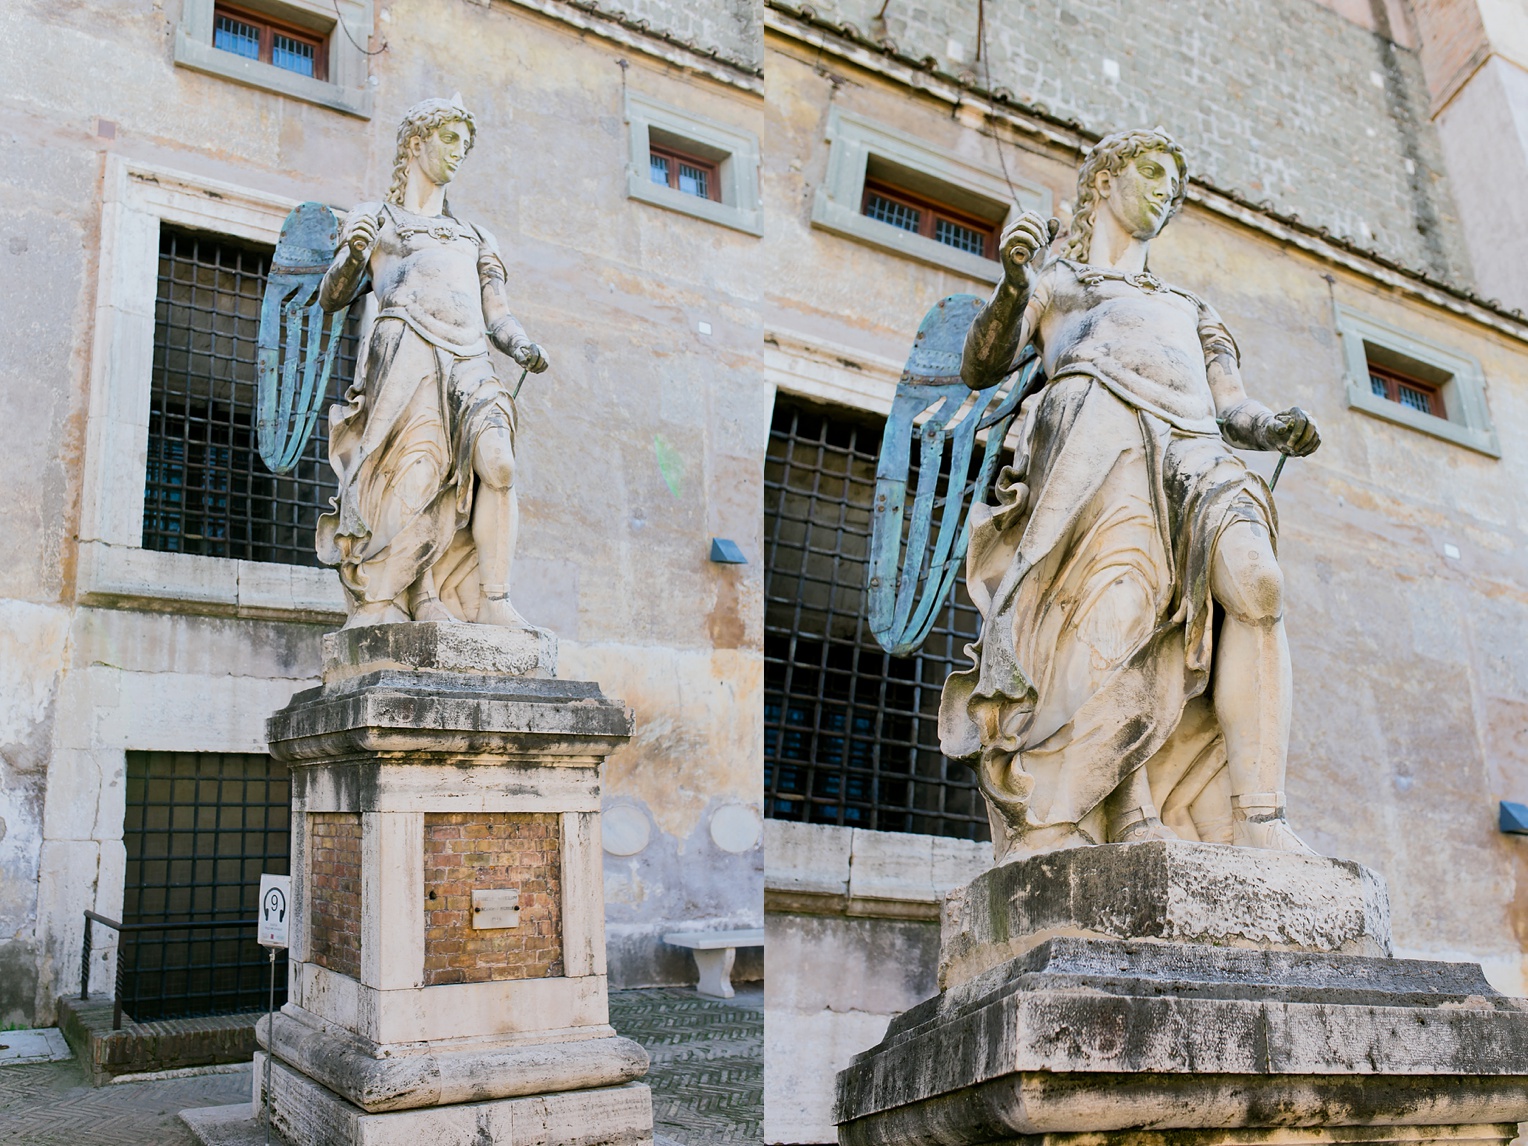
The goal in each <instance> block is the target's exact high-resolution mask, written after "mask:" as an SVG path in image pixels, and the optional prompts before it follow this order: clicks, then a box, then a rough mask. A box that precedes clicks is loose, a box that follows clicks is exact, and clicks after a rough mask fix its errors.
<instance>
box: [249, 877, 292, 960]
mask: <svg viewBox="0 0 1528 1146" xmlns="http://www.w3.org/2000/svg"><path fill="white" fill-rule="evenodd" d="M291 903H292V877H291V876H289V875H264V874H262V875H261V876H260V915H259V918H258V920H257V930H256V935H255V938H256V939H257V940H258V942H259V943H260V946H262V947H285V946H287V929H288V923H289V920H290V916H291V910H290V908H291Z"/></svg>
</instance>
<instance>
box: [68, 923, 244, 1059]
mask: <svg viewBox="0 0 1528 1146" xmlns="http://www.w3.org/2000/svg"><path fill="white" fill-rule="evenodd" d="M93 922H94V923H100V924H103V925H104V926H106V927H110V928H111V929H112V930H113V931H116V932H118V933H119V934H120V933H122V932H137V931H196V930H201V929H209V930H210V929H212V928H217V927H223V928H227V927H254V926H255V925H256V924H257V923H258V922H259V921H258V920H254V919H187V920H184V921H182V922H179V923H169V922H165V923H123V922H121V921H120V920H117V919H111V918H108V917H107V916H105V915H100V914H98V913H97V912H94V911H87V912H85V943H84V946H83V947H81V949H80V1001H81V1002H84V1001H85V1000H86V999H88V998H89V997H90V954H91V936H92V934H93V930H92V928H91V926H90V925H91V923H93ZM111 1029H112V1030H114V1031H120V1030H121V1029H122V952H121V950H120V949H119V950H118V951H117V973H116V977H115V982H114V983H113V984H112V992H111Z"/></svg>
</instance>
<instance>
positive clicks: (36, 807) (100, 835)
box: [0, 0, 769, 1022]
mask: <svg viewBox="0 0 1528 1146" xmlns="http://www.w3.org/2000/svg"><path fill="white" fill-rule="evenodd" d="M384 9H385V12H386V18H385V19H383V11H384ZM708 9H709V10H710V15H709V16H706V17H705V18H706V19H711V20H714V21H716V24H717V27H718V28H719V29H722V30H721V31H718V32H717V33H716V34H717V36H718V37H720V36H722V35H723V32H724V31H725V27H726V26H730V25H736V26H739V27H741V26H742V25H740V24H739V22H738V12H739V11H742V10H741V9H738V10H737V11H734V10H733V9H732V8H728V7H726V6H721V5H717V6H708ZM374 10H375V12H376V14H377V17H378V24H377V27H376V31H377V32H378V34H379V35H378V40H379V41H380V40H382V39H385V40H386V41H387V42H388V44H389V46H388V48H387V50H386V51H383V52H381V53H380V54H379V55H376V56H372V57H370V58H369V59H370V64H369V66H370V68H371V72H372V78H373V80H374V83H373V84H372V85H370V90H371V93H372V98H373V107H374V114H373V117H372V118H371V119H369V120H366V119H360V118H356V117H354V116H349V115H345V114H341V113H339V112H336V111H333V110H330V109H328V108H325V107H320V106H316V105H312V104H308V103H304V102H302V101H299V100H296V99H291V98H287V97H284V96H279V95H275V94H272V93H269V92H265V91H262V90H258V89H254V88H250V87H246V86H242V85H240V84H236V83H232V82H229V81H227V80H224V79H221V78H218V77H214V76H208V75H203V74H200V73H197V72H193V71H191V70H189V69H187V68H184V67H179V66H177V65H176V64H175V63H174V56H173V43H174V32H175V28H176V22H177V20H178V19H179V16H180V11H181V5H180V3H178V2H176V0H172V2H170V3H164V4H161V3H157V2H154V0H126V2H124V3H120V4H110V5H100V6H93V7H91V8H89V9H60V8H58V7H57V6H56V5H50V4H46V3H41V2H36V3H34V2H32V0H26V2H24V3H20V4H17V5H12V6H11V7H9V8H8V9H7V10H6V15H5V26H6V30H7V35H6V37H5V42H4V44H3V45H0V65H3V69H4V72H5V74H6V76H7V80H8V82H7V84H6V85H5V91H4V92H3V93H0V106H3V108H4V110H5V114H6V117H7V124H8V130H9V135H8V139H9V140H10V146H11V149H12V157H13V163H11V164H9V165H7V170H6V173H5V174H4V175H3V176H0V236H3V239H4V241H5V242H6V243H7V244H8V246H7V248H6V249H7V252H8V254H7V259H6V262H5V264H4V266H3V268H0V291H3V292H4V296H5V297H6V298H7V300H8V305H9V306H10V307H11V310H10V312H9V313H10V314H11V316H12V318H13V319H14V320H15V322H16V323H18V324H19V325H16V326H14V327H12V326H9V325H8V328H7V329H8V330H10V329H14V330H16V331H18V332H24V333H22V334H20V335H19V336H18V337H13V338H9V339H7V340H5V343H4V346H3V347H0V413H3V415H4V418H5V420H6V424H7V426H9V427H10V428H11V430H12V437H13V439H14V442H13V445H12V447H11V448H9V449H7V450H6V451H5V453H4V455H3V456H0V481H3V482H4V483H5V487H6V489H7V491H8V492H7V497H6V498H4V499H0V535H3V536H5V537H6V538H7V542H8V549H7V553H8V559H7V560H6V561H5V562H3V563H0V611H3V615H4V617H5V623H4V624H3V625H0V683H3V686H4V688H3V692H0V819H3V820H4V822H5V828H4V831H3V835H0V880H3V884H0V1021H32V1020H33V1019H34V1018H35V1019H37V1020H40V1021H43V1022H46V1021H49V1020H50V1018H51V1015H52V999H53V998H54V997H55V995H56V994H57V992H59V991H60V990H64V989H68V984H69V982H70V980H71V979H73V978H75V977H76V976H77V975H78V956H79V943H80V935H81V916H80V912H81V911H83V910H84V909H86V908H94V909H96V910H99V911H101V912H103V913H106V914H111V915H115V914H116V913H117V912H119V911H120V910H121V904H122V879H123V875H122V870H123V858H122V857H123V850H122V830H121V821H122V806H121V797H120V793H121V791H122V782H121V775H122V754H123V752H124V751H126V750H133V749H150V748H168V749H174V750H184V751H259V750H260V749H261V748H262V747H263V723H264V719H265V716H266V715H268V714H269V713H270V712H271V711H273V710H274V709H276V708H278V707H280V706H281V705H282V704H284V703H285V701H286V700H287V698H288V697H289V696H290V695H291V693H292V691H293V690H294V689H296V688H298V687H302V686H303V685H304V684H306V683H311V682H312V680H313V678H314V677H315V676H316V675H317V672H318V669H319V664H320V660H319V649H318V641H317V637H318V635H319V633H320V632H321V631H322V626H320V625H316V624H314V623H311V619H310V618H309V619H305V620H304V621H303V622H302V623H298V622H295V621H283V620H282V619H281V612H280V608H279V603H277V607H275V608H274V609H272V610H269V611H267V612H266V614H265V616H264V618H263V619H260V620H255V619H240V618H235V617H230V616H223V617H207V616H197V615H191V614H197V613H200V612H204V611H208V610H209V609H213V608H222V607H223V606H210V605H208V604H206V603H205V601H206V599H205V598H198V596H197V587H196V586H195V585H193V586H190V587H188V588H189V591H188V592H187V595H186V597H185V599H184V600H182V601H180V602H178V603H175V602H171V603H168V604H166V603H161V604H160V605H159V606H158V607H156V608H155V609H154V610H153V611H145V610H142V609H141V608H136V607H134V606H133V605H132V603H131V602H125V603H119V604H118V605H117V606H115V607H104V606H105V605H106V604H107V603H106V602H102V605H103V607H95V606H90V607H84V606H81V605H80V603H79V602H78V599H77V584H78V577H79V561H80V552H81V550H80V548H79V545H78V541H77V537H78V530H79V523H80V520H81V504H82V498H83V492H82V487H83V485H84V475H85V472H86V467H87V466H88V465H89V464H91V463H90V462H89V458H90V457H91V456H95V457H97V458H99V456H100V455H99V449H97V452H96V453H95V454H94V455H92V454H91V452H90V451H87V449H86V442H85V438H86V433H85V427H86V420H87V419H86V415H87V411H88V410H89V408H90V403H91V400H92V391H93V390H94V389H96V388H98V387H101V386H108V384H109V379H110V368H109V367H110V356H109V355H103V354H98V353H97V352H96V350H95V348H94V347H93V345H92V337H93V333H94V330H95V329H96V326H95V320H94V316H95V307H96V303H97V290H98V286H99V285H100V284H101V282H102V281H103V280H102V275H103V273H109V272H110V270H111V268H110V267H106V268H103V266H102V262H101V258H100V252H101V237H102V220H103V194H104V189H103V173H104V171H105V168H106V164H107V160H108V158H109V157H118V158H121V159H124V160H128V161H131V162H133V163H137V164H145V165H150V166H155V167H159V168H163V169H166V170H170V171H174V172H179V173H184V174H186V175H187V176H190V177H193V178H195V179H202V180H211V181H216V182H219V183H223V184H227V185H229V186H232V187H237V188H244V189H248V190H249V191H250V192H252V193H263V194H270V195H277V196H283V197H285V198H287V199H291V200H300V199H318V200H321V201H324V202H329V203H333V204H335V205H337V206H348V205H349V204H353V203H356V202H358V201H361V200H363V199H375V198H376V197H378V195H379V194H380V193H381V192H382V191H383V190H384V189H385V187H386V185H387V181H388V176H389V173H390V169H391V164H392V154H393V146H394V145H393V137H394V132H395V130H396V126H397V118H398V115H399V113H400V112H401V111H402V110H403V109H404V108H406V107H408V106H409V105H410V104H412V103H414V102H415V101H417V100H418V99H420V98H423V97H425V96H431V95H442V94H444V95H449V94H451V93H452V92H456V91H460V92H461V93H462V96H463V99H464V101H465V102H466V103H467V105H468V106H469V107H471V108H472V109H473V110H474V112H475V114H476V116H477V122H478V125H479V130H480V135H479V139H478V143H477V146H476V147H475V148H474V150H473V152H472V154H471V156H470V157H469V159H468V161H467V163H466V165H465V166H464V167H463V169H462V173H461V176H460V178H459V180H458V181H457V183H456V184H454V185H453V188H452V194H451V202H452V206H453V209H454V210H455V211H457V212H458V213H460V214H461V215H463V216H465V217H466V218H469V219H471V220H474V221H476V222H478V223H480V224H481V225H483V226H485V227H486V228H487V229H489V230H491V231H492V232H493V233H494V234H495V235H496V237H497V238H498V240H499V242H500V245H501V247H502V249H503V251H504V255H505V260H506V263H507V264H508V265H509V268H510V274H511V286H512V294H513V299H514V303H515V308H516V313H517V315H518V316H519V317H520V318H521V320H522V321H523V322H524V323H525V325H526V326H527V328H528V329H529V330H530V332H531V334H532V336H533V337H534V338H536V339H537V340H538V341H539V342H540V343H541V344H542V345H544V346H545V347H546V348H547V351H548V354H549V356H550V357H551V360H552V369H551V371H550V372H549V373H547V374H545V375H540V376H537V377H534V378H531V379H529V380H527V382H526V384H525V389H524V391H523V392H522V394H521V396H520V401H519V412H520V415H521V426H520V429H519V434H518V436H517V449H518V450H519V451H520V457H519V459H518V462H519V465H518V470H517V474H518V477H517V482H518V484H519V488H520V497H521V534H520V547H519V559H518V561H517V564H516V567H515V588H514V591H515V594H516V603H517V605H518V606H519V608H520V609H521V610H522V611H523V612H524V613H525V614H526V615H527V616H528V617H530V618H531V619H532V620H533V621H534V622H536V623H538V624H542V625H546V626H548V627H550V628H552V629H554V630H555V631H556V632H557V633H558V635H559V636H560V638H561V640H562V649H563V653H562V666H561V670H560V671H561V673H562V675H564V676H568V677H584V678H589V679H596V680H599V681H600V682H601V683H602V685H603V686H604V688H605V691H606V693H607V694H609V695H612V696H617V697H621V698H622V699H624V700H625V701H626V703H627V704H628V705H630V706H631V707H632V708H633V709H634V710H635V714H636V723H637V730H638V731H637V736H636V737H635V739H634V740H633V742H632V743H631V744H630V745H629V746H628V747H627V748H625V749H623V750H622V751H621V752H620V753H618V754H617V755H616V757H615V758H613V759H612V760H611V761H610V763H609V765H608V767H607V769H606V771H605V783H606V792H607V794H608V795H609V796H610V797H611V798H613V799H616V800H618V801H624V802H626V803H629V804H632V805H634V806H638V807H640V808H642V809H644V810H645V811H644V814H645V815H647V816H648V819H649V822H650V824H651V828H652V831H651V841H650V842H649V844H648V845H647V847H646V848H644V849H643V850H642V851H641V852H639V853H638V854H636V855H634V856H630V857H625V858H623V859H621V861H620V863H619V865H618V868H617V869H616V870H615V871H614V872H613V875H612V887H613V888H614V890H613V892H612V894H611V895H610V897H609V898H610V901H611V904H612V907H611V912H612V916H613V917H619V918H620V920H621V927H622V928H624V930H623V931H622V932H621V934H622V940H621V943H623V944H625V946H621V944H614V945H613V949H615V950H616V957H615V958H613V960H612V980H613V982H614V983H616V984H620V983H623V982H631V981H638V982H683V981H686V980H691V981H692V980H693V976H694V969H693V964H692V961H691V960H690V958H689V955H688V954H687V953H686V952H684V951H680V950H677V949H668V950H666V949H663V948H662V947H661V945H660V943H659V941H658V936H659V935H660V934H661V933H662V932H663V931H666V930H676V929H679V928H681V927H688V926H711V925H722V926H726V925H735V926H749V925H751V926H757V925H758V923H759V922H760V920H759V908H758V903H759V899H760V895H761V886H762V885H761V879H762V876H761V866H762V860H761V851H760V849H759V848H758V847H757V846H754V847H751V848H749V849H745V850H744V851H742V852H738V853H734V852H728V851H725V850H722V849H716V850H715V851H714V853H711V854H706V853H705V847H708V846H709V845H704V846H702V845H701V844H700V841H705V840H709V839H710V835H709V825H710V822H711V820H712V819H713V818H714V816H715V814H716V813H717V812H718V811H721V810H724V809H735V808H738V807H741V808H743V809H747V810H750V811H751V812H752V814H753V815H755V816H758V815H759V814H760V812H761V796H760V792H759V781H758V767H757V761H758V757H759V744H760V737H761V735H762V733H761V714H760V712H759V709H760V703H759V696H760V691H761V686H762V671H761V670H762V661H761V640H762V637H761V626H762V613H761V606H760V599H761V598H760V594H761V585H762V580H761V575H760V566H759V564H758V562H759V557H760V523H759V519H758V508H757V506H758V490H757V478H756V475H757V472H758V470H759V468H760V465H761V461H762V456H763V451H764V440H765V435H766V433H767V425H768V418H769V391H768V389H767V387H766V386H765V385H764V383H763V381H762V377H761V374H760V369H759V356H760V352H759V347H760V345H761V341H762V339H761V335H760V325H759V317H758V316H759V310H760V305H759V300H760V298H761V294H762V285H761V280H760V277H759V274H758V267H757V257H758V256H757V254H756V252H757V250H758V248H759V241H758V239H757V238H755V237H754V236H751V235H746V234H742V233H739V232H735V231H731V230H728V229H725V228H721V227H718V226H716V225H714V224H710V223H708V222H705V221H703V220H699V219H694V218H690V217H688V216H684V215H679V214H674V213H671V212H667V211H663V210H660V209H658V208H655V207H653V206H651V205H649V204H645V203H640V202H637V201H634V200H631V199H629V198H628V197H627V194H626V169H627V163H628V151H627V148H628V133H627V130H626V124H625V122H624V120H623V114H622V108H623V92H624V91H627V90H635V91H639V92H642V93H645V94H647V95H649V96H651V97H653V98H655V99H659V100H662V101H664V102H667V103H670V104H672V105H675V106H678V107H681V108H686V109H688V110H691V111H693V112H696V113H699V114H702V115H706V116H710V117H712V118H715V119H718V120H722V121H725V122H728V123H731V124H733V125H735V126H740V127H742V128H744V129H747V128H748V127H749V126H750V125H753V124H755V122H756V120H757V117H758V110H759V107H760V106H761V101H760V99H759V97H758V96H757V95H755V94H751V93H749V92H748V91H746V90H744V89H742V88H740V87H738V86H737V85H736V84H724V83H718V82H716V81H714V80H712V79H708V78H706V77H705V75H703V74H701V73H698V72H694V73H692V72H687V71H685V70H683V69H681V68H676V67H675V66H674V65H672V64H670V63H666V62H663V61H662V60H661V59H659V58H657V57H656V56H653V55H647V54H644V53H643V52H642V51H641V50H639V49H634V48H633V47H631V46H629V45H623V44H620V43H617V42H614V41H612V40H607V39H601V38H600V36H599V35H595V34H590V33H587V32H582V31H580V30H578V29H577V28H574V27H572V26H570V25H569V24H566V23H563V22H559V21H558V20H555V19H551V18H548V17H546V16H543V15H539V14H537V13H536V12H534V11H532V10H531V9H529V8H526V7H521V6H518V5H514V4H510V3H505V2H496V3H493V4H478V3H472V2H469V0H445V2H437V0H394V2H392V3H387V4H378V5H376V6H375V8H374ZM671 10H672V12H673V13H686V14H688V13H690V12H692V6H688V5H686V6H678V5H675V6H673V7H672V9H671ZM569 11H570V12H571V11H573V9H571V8H570V9H569ZM684 18H685V19H686V20H688V19H691V16H690V15H685V16H684ZM675 19H676V20H677V19H678V16H677V15H676V17H675ZM654 22H655V24H656V23H657V21H656V17H654ZM746 23H747V21H743V24H746ZM697 27H698V25H697ZM623 34H629V35H632V36H635V37H636V38H637V40H638V41H640V40H641V36H642V34H641V33H640V32H639V31H633V30H631V29H628V30H627V32H626V33H623ZM687 34H688V33H687ZM697 35H698V33H697ZM738 35H741V33H738ZM742 42H743V41H742V40H737V41H736V43H735V44H734V46H737V45H740V44H741V43H742ZM654 43H657V41H656V40H655V41H654ZM660 46H661V45H660ZM739 50H741V49H739ZM62 60H67V61H69V66H68V67H61V66H60V63H59V62H60V61H62ZM618 61H624V62H625V63H626V64H627V66H626V67H625V68H623V67H621V66H620V63H619V62H618ZM202 200H203V201H204V202H207V203H210V204H212V205H211V206H210V207H209V208H208V209H209V210H212V211H215V210H217V209H218V208H217V206H216V200H215V199H214V198H212V197H209V196H203V197H202ZM139 254H140V255H141V254H142V252H139ZM147 257H152V256H151V255H149V256H147ZM118 304H119V305H120V306H123V307H126V308H127V309H128V310H131V311H132V312H134V313H139V314H141V313H144V312H145V311H147V313H150V314H151V313H152V308H153V300H152V298H151V297H135V298H131V299H123V300H118ZM702 323H704V324H706V327H708V328H709V333H702V329H703V328H702V325H701V324H702ZM500 364H501V366H503V367H504V369H505V370H506V371H507V370H508V369H509V367H508V366H505V365H504V360H502V359H501V360H500ZM508 376H509V377H511V378H513V377H516V376H518V371H516V372H515V373H514V374H513V375H508ZM140 432H142V431H141V430H140ZM99 446H100V443H96V447H99ZM136 448H137V449H139V450H141V448H142V447H141V446H138V447H136ZM129 452H131V451H129ZM139 456H140V458H141V454H140V455H139ZM660 462H662V466H660ZM140 464H141V462H140ZM713 536H716V537H727V538H731V539H733V540H735V541H737V542H738V543H739V544H740V546H741V547H742V549H743V551H744V553H745V554H746V555H747V556H748V557H749V559H750V564H748V565H744V566H721V565H715V564H712V563H711V562H710V561H709V560H708V552H709V546H710V539H711V537H713ZM213 572H214V573H216V575H217V576H223V575H224V574H223V573H222V572H221V571H218V570H214V571H213ZM250 572H251V573H254V572H255V571H253V570H251V571H250ZM181 610H184V612H183V613H182V612H178V611H181ZM331 624H332V622H331ZM13 654H14V655H13ZM129 710H130V711H129ZM697 847H699V848H700V852H701V854H702V857H703V860H704V862H702V863H695V862H692V857H693V856H694V855H695V853H696V849H697ZM98 950H99V951H100V953H101V955H102V959H101V960H100V962H99V965H98V967H97V969H96V972H95V974H96V976H97V977H96V979H95V980H94V981H95V982H96V983H97V986H98V988H100V989H105V988H106V987H107V986H108V985H109V983H110V978H109V973H110V968H111V959H112V957H113V948H112V947H111V945H110V944H109V943H107V944H103V945H101V946H100V947H98ZM621 952H627V953H628V954H627V955H622V954H621ZM12 969H14V972H15V973H14V974H13V973H12ZM101 976H105V977H104V978H102V977H101Z"/></svg>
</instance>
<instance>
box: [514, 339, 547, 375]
mask: <svg viewBox="0 0 1528 1146" xmlns="http://www.w3.org/2000/svg"><path fill="white" fill-rule="evenodd" d="M509 356H510V357H511V358H513V359H514V360H515V362H516V363H517V364H519V365H520V366H523V367H525V368H526V369H527V370H529V371H530V372H531V373H532V374H540V373H541V372H542V371H543V370H545V369H546V368H547V367H548V366H549V365H550V363H549V362H547V360H546V351H544V350H542V349H541V347H539V346H537V345H536V344H535V343H534V342H526V341H523V340H522V341H520V342H517V343H515V346H514V348H513V349H512V350H511V351H510V352H509Z"/></svg>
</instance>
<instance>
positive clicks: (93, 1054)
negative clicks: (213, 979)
mask: <svg viewBox="0 0 1528 1146" xmlns="http://www.w3.org/2000/svg"><path fill="white" fill-rule="evenodd" d="M112 1010H113V1007H112V1000H111V996H109V995H92V996H91V997H90V999H89V1000H87V1001H83V1002H82V1001H81V1000H79V999H78V998H72V997H65V998H61V999H59V1001H58V1026H59V1029H60V1030H61V1031H62V1032H63V1035H64V1038H65V1039H66V1040H67V1041H68V1043H69V1046H70V1048H71V1049H73V1051H74V1053H75V1055H76V1056H78V1058H79V1061H80V1064H81V1065H82V1066H83V1067H84V1068H85V1070H86V1071H87V1072H88V1074H89V1075H90V1084H91V1085H92V1086H104V1085H106V1084H107V1083H109V1082H112V1081H113V1080H115V1079H118V1078H127V1077H131V1076H132V1075H135V1074H154V1073H157V1072H159V1071H164V1070H185V1069H187V1068H190V1067H198V1066H219V1065H222V1064H225V1063H235V1062H248V1061H249V1060H250V1056H251V1055H253V1054H254V1053H255V1023H256V1022H257V1021H258V1020H259V1019H261V1018H263V1017H264V1012H263V1011H257V1012H254V1013H251V1014H241V1015H210V1016H206V1017H203V1018H194V1019H160V1020H158V1021H156V1022H148V1023H135V1022H133V1021H132V1019H131V1018H129V1017H127V1016H125V1015H124V1016H123V1019H122V1026H121V1028H120V1029H119V1030H113V1029H112V1025H111V1023H112Z"/></svg>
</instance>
